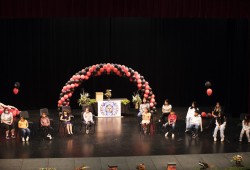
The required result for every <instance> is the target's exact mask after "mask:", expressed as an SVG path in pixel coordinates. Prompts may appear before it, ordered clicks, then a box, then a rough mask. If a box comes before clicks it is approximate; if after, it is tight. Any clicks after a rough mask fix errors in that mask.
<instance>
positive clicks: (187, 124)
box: [186, 117, 191, 132]
mask: <svg viewBox="0 0 250 170" xmlns="http://www.w3.org/2000/svg"><path fill="white" fill-rule="evenodd" d="M190 127H191V126H190V117H186V132H187V131H188V130H189V129H190Z"/></svg>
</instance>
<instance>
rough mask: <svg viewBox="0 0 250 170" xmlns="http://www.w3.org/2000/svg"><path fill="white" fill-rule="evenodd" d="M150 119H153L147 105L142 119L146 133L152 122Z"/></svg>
mask: <svg viewBox="0 0 250 170" xmlns="http://www.w3.org/2000/svg"><path fill="white" fill-rule="evenodd" d="M150 120H151V113H150V112H149V108H148V107H145V108H144V111H143V113H142V121H141V126H142V129H143V131H144V133H147V127H148V125H149V124H150Z"/></svg>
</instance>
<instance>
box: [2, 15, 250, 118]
mask: <svg viewBox="0 0 250 170" xmlns="http://www.w3.org/2000/svg"><path fill="white" fill-rule="evenodd" d="M248 34H249V27H248V20H247V19H188V18H186V19H184V18H179V19H167V18H140V17H139V18H135V17H134V18H119V17H115V18H112V17H103V18H93V17H91V18H47V19H46V18H42V19H38V18H34V19H17V18H16V19H1V20H0V37H1V38H0V56H1V58H2V59H1V60H2V61H1V70H2V71H1V80H0V81H1V83H0V91H1V102H3V103H6V104H11V105H14V106H17V107H18V108H19V109H20V110H23V109H38V108H42V107H48V108H57V101H58V99H59V94H60V91H61V88H62V87H63V86H64V85H65V83H66V82H67V81H68V80H69V79H70V77H71V76H72V75H73V74H75V73H76V72H78V71H80V70H81V69H83V68H85V67H88V66H91V65H93V64H98V63H118V64H122V65H125V66H128V67H130V68H132V69H134V70H136V71H138V72H139V73H140V74H141V75H143V76H144V77H145V79H146V80H147V81H148V82H149V84H150V86H151V87H152V90H153V92H154V93H155V95H156V102H157V103H158V105H157V107H161V106H162V104H163V101H164V99H165V98H168V99H169V100H170V103H171V104H172V105H173V107H178V106H184V107H188V106H189V105H190V104H191V102H192V101H193V100H196V101H197V102H198V104H199V106H214V105H215V102H216V101H220V102H221V103H222V104H223V105H224V106H225V108H226V109H227V112H228V113H230V114H232V115H238V114H240V113H242V112H247V109H248V104H249V100H248V97H249V60H248V58H249V57H248V46H249V41H248V36H249V35H248ZM17 81H18V82H20V84H21V87H20V91H19V93H18V94H17V95H14V94H13V92H12V89H13V87H14V83H15V82H17ZM206 81H210V82H211V84H212V87H211V88H212V90H213V94H212V95H211V96H210V97H208V96H207V94H206V87H205V82H206ZM81 88H84V90H85V91H88V92H89V93H90V94H91V97H92V98H95V92H96V91H105V90H106V89H107V88H110V89H112V93H113V97H114V98H123V97H126V98H128V99H131V97H132V94H133V92H135V91H136V90H137V87H136V85H135V84H133V83H131V82H130V81H129V80H128V79H125V78H121V77H118V76H114V75H110V76H107V75H103V76H100V77H94V78H90V79H89V80H88V81H86V82H84V83H83V84H82V85H81V86H80V87H79V88H78V89H77V90H76V91H75V93H74V95H73V96H72V98H71V106H72V107H73V108H77V107H78V104H77V99H78V98H79V96H80V95H79V93H80V90H81Z"/></svg>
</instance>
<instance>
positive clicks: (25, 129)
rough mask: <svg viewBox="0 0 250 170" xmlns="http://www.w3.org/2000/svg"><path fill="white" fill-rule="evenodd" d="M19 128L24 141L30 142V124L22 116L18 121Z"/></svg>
mask: <svg viewBox="0 0 250 170" xmlns="http://www.w3.org/2000/svg"><path fill="white" fill-rule="evenodd" d="M18 128H19V129H20V131H21V137H22V141H23V142H25V141H26V142H28V141H29V137H30V129H29V122H28V121H27V120H26V119H25V118H24V117H23V116H21V117H20V120H19V121H18Z"/></svg>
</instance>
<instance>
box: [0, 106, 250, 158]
mask: <svg viewBox="0 0 250 170" xmlns="http://www.w3.org/2000/svg"><path fill="white" fill-rule="evenodd" d="M29 112H30V120H31V121H33V122H34V124H35V126H34V127H33V128H35V129H36V124H37V123H38V120H39V117H38V116H37V115H39V111H34V110H33V111H29ZM50 114H51V117H52V118H53V119H54V125H53V126H54V129H55V133H54V135H53V140H42V139H41V137H40V136H39V133H34V134H33V135H32V136H31V138H30V141H29V142H22V141H21V139H20V137H19V136H17V138H16V139H10V140H6V139H5V135H4V132H3V131H2V135H1V142H0V148H1V152H0V159H16V158H18V159H20V158H22V159H26V158H76V157H119V156H151V155H182V154H214V153H234V152H235V153H236V152H249V151H250V144H249V143H248V142H247V140H246V138H244V139H243V142H242V143H239V142H238V138H239V133H240V130H241V124H240V120H239V118H234V119H233V118H231V119H230V118H229V119H228V123H227V127H226V132H225V136H226V138H225V141H224V142H220V140H219V141H217V142H214V141H213V137H212V130H211V129H205V126H206V125H207V123H208V121H209V119H204V122H203V123H204V131H203V132H202V133H201V134H200V136H199V137H197V138H195V139H193V138H192V137H191V136H190V135H189V134H187V133H185V132H184V131H185V121H184V118H183V117H182V118H181V116H179V117H180V119H179V120H178V122H177V125H176V134H175V137H174V138H172V137H165V135H164V134H165V131H164V129H162V128H161V127H159V126H158V125H159V124H158V119H159V116H160V115H159V114H156V115H154V124H153V126H152V127H151V130H150V134H144V133H143V132H141V131H140V127H139V124H138V120H137V117H136V113H131V114H126V115H123V117H119V118H96V120H95V121H96V130H95V133H94V134H84V133H82V132H80V116H79V114H75V115H76V116H75V118H74V135H73V136H67V135H66V136H64V134H63V130H62V129H60V130H59V132H57V128H58V116H57V115H58V113H57V112H56V111H50ZM35 129H34V130H35Z"/></svg>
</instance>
